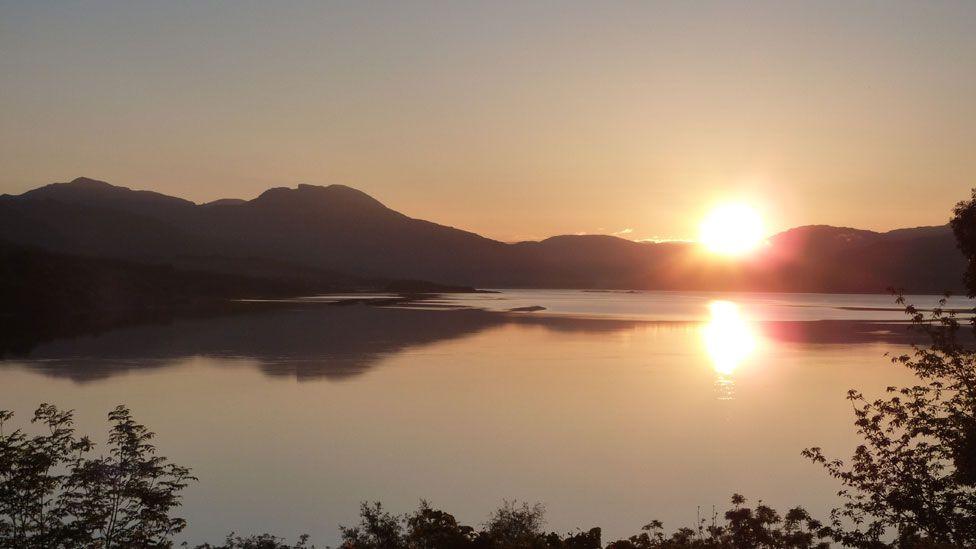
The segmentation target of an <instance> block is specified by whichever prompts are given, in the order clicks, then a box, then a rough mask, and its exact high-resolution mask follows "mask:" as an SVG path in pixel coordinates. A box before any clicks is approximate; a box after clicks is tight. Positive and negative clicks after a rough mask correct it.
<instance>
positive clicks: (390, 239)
mask: <svg viewBox="0 0 976 549" xmlns="http://www.w3.org/2000/svg"><path fill="white" fill-rule="evenodd" d="M0 239H4V240H7V241H9V242H12V243H16V244H19V245H26V246H32V247H38V248H43V249H47V250H51V251H54V252H61V253H71V254H79V255H91V256H99V257H106V258H117V259H125V260H129V261H136V262H154V263H165V264H169V265H173V266H175V267H179V268H188V269H194V270H205V271H212V272H222V273H238V274H249V275H254V276H272V277H285V278H295V277H299V278H300V275H299V274H300V273H302V272H306V273H307V272H309V271H311V272H319V271H325V272H331V273H352V274H354V275H355V276H359V277H367V278H384V279H418V280H431V281H436V282H440V283H444V284H452V285H466V286H480V287H551V288H627V289H631V288H633V289H682V290H689V289H695V290H706V289H713V290H765V291H818V292H834V291H836V292H882V291H885V288H887V287H889V286H894V287H904V288H905V289H906V290H909V291H918V292H941V291H942V290H944V289H958V288H959V287H960V286H961V283H960V281H961V273H962V272H963V268H964V260H963V258H962V256H961V254H960V253H959V252H958V250H956V248H955V243H954V240H953V237H952V234H951V231H949V229H948V227H945V226H943V227H919V228H913V229H899V230H896V231H891V232H888V233H878V232H873V231H865V230H858V229H853V228H845V227H829V226H807V227H799V228H796V229H791V230H789V231H785V232H783V233H780V234H777V235H775V236H773V237H771V238H770V239H769V243H768V245H767V246H765V247H764V248H763V249H762V250H761V251H760V252H759V253H756V254H754V255H753V256H751V257H750V258H748V259H744V260H728V259H722V258H719V257H716V256H713V255H711V254H707V253H703V252H702V251H701V249H700V247H699V246H697V245H695V244H692V243H685V242H670V243H645V242H633V241H629V240H625V239H621V238H617V237H613V236H595V235H584V236H568V235H566V236H556V237H552V238H548V239H546V240H543V241H540V242H519V243H514V244H508V243H503V242H499V241H496V240H492V239H489V238H485V237H482V236H480V235H477V234H475V233H472V232H468V231H464V230H461V229H457V228H453V227H448V226H444V225H439V224H436V223H432V222H429V221H424V220H421V219H414V218H411V217H408V216H406V215H404V214H402V213H399V212H397V211H395V210H393V209H390V208H388V207H387V206H385V205H384V204H382V203H381V202H379V201H377V200H376V199H374V198H373V197H371V196H369V195H367V194H366V193H363V192H361V191H358V190H356V189H353V188H351V187H346V186H343V185H330V186H325V187H322V186H315V185H299V186H298V187H296V188H273V189H269V190H267V191H265V192H264V193H262V194H261V195H260V196H258V197H257V198H255V199H253V200H246V201H245V200H236V199H223V200H218V201H215V202H210V203H207V204H203V205H196V204H194V203H192V202H189V201H186V200H182V199H179V198H173V197H169V196H166V195H162V194H159V193H154V192H149V191H136V190H131V189H128V188H125V187H117V186H113V185H110V184H109V183H105V182H102V181H97V180H93V179H87V178H78V179H76V180H74V181H71V182H68V183H55V184H52V185H47V186H45V187H41V188H39V189H35V190H32V191H29V192H26V193H24V194H22V195H18V196H9V195H4V196H2V197H0Z"/></svg>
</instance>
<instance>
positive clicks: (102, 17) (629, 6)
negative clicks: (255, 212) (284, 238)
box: [0, 0, 976, 240]
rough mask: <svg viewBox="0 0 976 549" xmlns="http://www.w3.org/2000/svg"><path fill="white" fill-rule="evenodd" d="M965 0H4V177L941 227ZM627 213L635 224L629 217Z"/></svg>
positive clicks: (578, 214)
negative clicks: (738, 210) (348, 191)
mask: <svg viewBox="0 0 976 549" xmlns="http://www.w3.org/2000/svg"><path fill="white" fill-rule="evenodd" d="M973 29H976V2H970V1H959V2H948V1H945V2H937V1H932V2H921V1H919V2H900V1H866V0H865V1H844V2H839V1H838V2H833V1H817V2H813V1H811V2H780V1H777V2H652V1H645V2H498V1H492V2H481V3H476V2H399V1H390V2H335V3H328V2H264V1H222V2H189V1H185V2H184V1H173V2H135V1H119V2H43V3H42V2H13V1H6V0H0V74H2V75H3V76H2V79H3V80H2V85H0V166H2V169H0V193H3V192H6V193H19V192H22V191H24V190H27V189H29V188H33V187H36V186H40V185H42V184H46V183H50V182H54V181H66V180H70V179H73V178H74V177H76V176H79V175H85V176H89V177H94V178H98V179H103V180H106V181H109V182H112V183H115V184H119V185H125V186H129V187H133V188H146V189H152V190H157V191H160V192H164V193H167V194H172V195H177V196H182V197H186V198H189V199H191V200H195V201H208V200H213V199H216V198H222V197H241V198H252V197H254V196H256V195H257V194H258V193H260V192H261V191H262V190H264V189H266V188H268V187H274V186H293V185H295V184H297V183H313V184H329V183H343V184H346V185H350V186H353V187H356V188H358V189H361V190H363V191H365V192H367V193H369V194H371V195H373V196H374V197H376V198H378V199H379V200H381V201H382V202H384V203H385V204H387V205H388V206H390V207H393V208H394V209H397V210H399V211H402V212H404V213H407V214H408V215H411V216H414V217H421V218H426V219H430V220H433V221H437V222H441V223H445V224H448V225H453V226H457V227H461V228H465V229H469V230H473V231H476V232H479V233H482V234H485V235H487V236H491V237H495V238H499V239H502V240H519V239H530V238H531V239H535V238H542V237H546V236H550V235H554V234H567V233H620V234H621V235H623V236H626V237H629V238H634V239H641V238H651V237H663V238H694V237H696V236H697V227H698V223H699V221H700V219H701V217H702V215H704V212H705V211H707V210H708V209H709V208H710V207H711V206H712V205H713V204H715V203H717V202H721V201H726V200H733V199H734V200H737V201H747V202H752V203H755V204H756V207H757V208H758V209H760V210H761V211H763V213H764V214H765V216H766V218H767V226H768V228H769V229H770V230H780V229H783V228H787V227H791V226H796V225H804V224H812V223H825V224H833V225H845V226H855V227H860V228H869V229H875V230H887V229H891V228H896V227H904V226H915V225H925V224H939V223H943V222H945V221H946V219H947V216H948V211H949V209H950V208H951V206H952V205H953V204H954V203H955V202H956V201H957V200H960V199H962V198H965V197H966V196H967V195H968V192H969V189H970V187H973V186H976V177H974V174H976V150H974V148H973V147H974V144H976V100H974V98H976V32H974V30H973ZM628 230H629V232H627V231H628Z"/></svg>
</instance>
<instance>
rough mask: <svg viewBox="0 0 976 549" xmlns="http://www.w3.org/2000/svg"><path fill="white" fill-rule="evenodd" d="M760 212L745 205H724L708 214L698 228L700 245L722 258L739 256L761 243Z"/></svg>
mask: <svg viewBox="0 0 976 549" xmlns="http://www.w3.org/2000/svg"><path fill="white" fill-rule="evenodd" d="M762 239H763V227H762V218H761V217H760V216H759V212H757V211H756V210H755V208H753V207H752V206H749V205H748V204H723V205H721V206H718V207H716V208H715V209H714V210H712V211H711V212H709V214H708V217H706V218H705V221H703V222H702V224H701V235H700V237H699V241H700V242H701V243H702V245H704V246H705V247H706V248H708V249H709V250H711V251H713V252H715V253H718V254H722V255H742V254H745V253H748V252H750V251H752V250H754V249H756V247H758V246H759V244H760V243H761V242H762Z"/></svg>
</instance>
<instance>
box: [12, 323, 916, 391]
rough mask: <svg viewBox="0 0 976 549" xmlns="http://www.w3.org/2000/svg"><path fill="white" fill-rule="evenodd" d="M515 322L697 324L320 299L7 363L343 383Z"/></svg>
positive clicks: (593, 326) (56, 346)
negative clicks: (182, 367) (233, 367)
mask: <svg viewBox="0 0 976 549" xmlns="http://www.w3.org/2000/svg"><path fill="white" fill-rule="evenodd" d="M509 324H517V325H522V326H536V327H541V328H543V329H546V330H552V331H557V332H563V333H573V332H576V333H583V332H585V333H613V332H619V331H626V330H631V329H633V328H634V327H635V326H638V325H645V326H646V325H648V324H654V325H657V326H660V327H662V328H664V327H669V328H675V327H679V326H682V327H687V326H689V325H697V324H698V323H697V322H692V323H689V322H650V323H649V322H647V321H630V320H612V319H579V318H570V317H545V316H532V315H519V314H499V313H492V312H486V311H479V310H450V311H429V310H416V309H397V308H379V307H371V306H363V305H356V306H350V307H332V306H326V305H319V306H304V307H298V308H279V309H272V310H258V311H255V312H252V313H244V314H236V315H228V316H217V317H211V318H203V319H200V318H195V319H187V320H177V321H174V322H171V323H169V324H155V325H140V326H133V327H124V328H119V329H116V330H112V331H108V332H105V333H103V334H100V335H96V336H82V337H75V338H65V339H57V340H52V341H48V342H46V343H41V344H39V345H37V346H36V347H35V348H34V349H33V350H31V351H30V352H27V353H24V354H23V355H22V356H21V359H20V360H18V359H16V358H10V359H9V360H8V362H13V363H18V364H22V365H24V366H25V367H28V368H30V369H32V370H34V371H37V372H41V373H44V374H46V375H50V376H54V377H66V378H70V379H73V380H75V381H79V382H84V381H93V380H98V379H103V378H107V377H110V376H113V375H116V374H119V373H124V372H127V371H130V370H134V369H144V368H160V367H167V366H172V365H174V364H176V363H177V362H178V361H180V360H181V359H185V358H188V357H193V356H206V357H214V358H228V359H235V358H239V359H249V360H254V361H256V362H257V363H258V365H259V367H260V369H261V371H262V372H264V373H265V374H267V375H269V376H295V377H296V378H297V379H299V380H309V379H317V378H327V379H331V380H341V379H344V378H348V377H351V376H355V375H358V374H360V373H363V372H364V371H366V370H367V369H369V368H371V367H373V366H374V365H376V364H377V363H378V362H380V361H381V360H383V359H384V358H386V357H389V356H392V355H395V354H397V353H400V352H403V351H404V350H407V349H409V348H412V347H417V346H422V345H427V344H431V343H435V342H439V341H447V340H452V339H458V338H462V337H466V336H469V335H473V334H476V333H478V332H481V331H483V330H486V329H490V328H494V327H499V326H502V325H509ZM757 327H758V328H759V329H760V330H761V332H762V333H763V334H764V335H765V336H766V337H769V338H771V339H774V340H779V341H787V342H805V343H865V342H879V341H885V342H896V343H907V342H908V341H909V337H910V334H909V332H908V331H907V326H906V325H905V324H878V323H869V322H858V321H816V322H764V323H758V324H757Z"/></svg>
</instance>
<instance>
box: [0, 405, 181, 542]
mask: <svg viewBox="0 0 976 549" xmlns="http://www.w3.org/2000/svg"><path fill="white" fill-rule="evenodd" d="M12 418H13V413H12V412H9V411H0V547H17V548H35V547H37V548H52V547H60V548H66V549H68V548H75V547H79V548H80V547H86V548H87V547H99V548H104V549H112V548H115V547H119V548H121V547H170V546H172V541H171V538H172V536H173V535H174V534H176V533H178V532H180V531H182V530H183V528H184V527H185V526H186V522H185V521H184V520H183V519H182V518H178V517H172V516H170V513H171V512H172V511H173V510H175V509H176V508H177V507H178V506H179V505H180V501H181V498H180V492H181V491H182V490H183V488H185V487H186V486H187V484H188V482H189V481H191V480H195V479H194V478H193V477H192V476H190V470H189V469H187V468H186V467H181V466H179V465H175V464H172V463H169V462H168V460H167V459H166V458H164V457H160V456H157V455H156V448H155V447H154V446H153V445H152V443H151V441H152V439H153V437H154V436H155V435H154V434H153V433H152V432H151V431H149V430H148V429H146V427H145V426H143V425H140V424H139V423H136V422H135V421H134V420H133V419H132V415H131V413H130V412H129V410H128V409H127V408H125V407H124V406H119V407H117V408H115V410H113V411H112V412H111V413H110V414H109V421H111V422H112V428H111V430H110V432H109V443H108V445H109V446H108V447H109V454H108V455H107V456H103V457H98V458H89V457H87V456H88V454H90V453H91V452H92V450H93V449H94V444H93V443H92V442H91V440H89V439H88V438H87V437H81V438H78V437H76V436H75V431H74V415H73V412H72V411H61V410H58V409H57V408H56V407H54V406H52V405H50V404H42V405H41V406H40V407H38V409H37V411H36V412H35V413H34V417H33V419H32V420H31V421H32V423H35V424H37V423H39V424H41V425H42V426H43V427H44V428H45V429H46V432H45V433H43V434H40V435H35V436H29V435H27V434H26V433H24V432H23V431H22V430H20V429H16V430H14V431H12V432H10V433H9V434H7V433H6V432H5V431H4V429H5V427H6V424H7V423H8V422H9V421H10V420H11V419H12Z"/></svg>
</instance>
